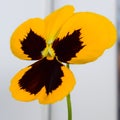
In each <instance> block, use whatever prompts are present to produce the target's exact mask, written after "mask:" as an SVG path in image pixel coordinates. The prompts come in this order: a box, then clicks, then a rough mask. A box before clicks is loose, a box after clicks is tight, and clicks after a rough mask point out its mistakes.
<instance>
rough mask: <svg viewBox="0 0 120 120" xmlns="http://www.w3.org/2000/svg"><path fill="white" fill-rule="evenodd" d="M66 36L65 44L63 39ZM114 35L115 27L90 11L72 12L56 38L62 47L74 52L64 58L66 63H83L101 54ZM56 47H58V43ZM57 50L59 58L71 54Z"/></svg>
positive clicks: (112, 41) (109, 45)
mask: <svg viewBox="0 0 120 120" xmlns="http://www.w3.org/2000/svg"><path fill="white" fill-rule="evenodd" d="M75 33H76V34H75ZM68 36H69V39H68V42H67V44H66V43H65V42H64V41H65V40H66V39H67V38H68ZM116 36H117V35H116V29H115V27H114V25H113V24H112V23H111V22H110V21H109V20H108V19H107V18H105V17H103V16H101V15H98V14H96V13H92V12H80V13H76V14H74V15H73V16H72V17H71V18H69V20H68V21H67V22H66V23H65V24H64V25H63V26H62V28H61V30H60V32H59V35H58V38H57V39H56V40H57V41H60V42H62V41H63V42H62V43H63V44H64V45H63V46H64V49H66V50H67V51H72V53H73V52H74V56H71V58H69V59H68V60H67V59H66V60H67V62H68V63H74V64H78V63H79V64H83V63H87V62H91V61H94V60H96V59H97V58H98V57H99V56H101V55H102V53H103V52H104V50H105V49H107V48H109V47H111V46H112V45H113V44H114V43H115V41H116ZM71 39H72V40H71ZM69 41H70V42H69ZM71 41H72V42H71ZM77 42H79V44H80V45H78V43H77ZM75 43H76V45H75ZM80 46H81V47H80ZM78 47H79V48H78ZM56 48H57V49H59V44H58V46H56ZM76 48H78V50H76ZM58 51H59V53H58V52H57V51H56V54H57V55H58V59H60V60H61V57H63V58H62V59H64V57H67V56H68V54H70V55H71V52H66V53H65V52H64V50H63V49H59V50H58ZM60 54H61V55H60ZM63 62H64V61H63Z"/></svg>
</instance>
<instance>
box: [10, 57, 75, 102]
mask: <svg viewBox="0 0 120 120" xmlns="http://www.w3.org/2000/svg"><path fill="white" fill-rule="evenodd" d="M74 85H75V78H74V76H73V74H72V72H71V71H70V70H69V69H68V68H66V67H65V66H64V65H62V64H61V63H59V62H58V61H57V60H56V59H52V60H51V59H49V60H48V59H47V58H44V59H42V60H40V61H38V62H36V63H34V64H32V65H31V66H28V67H26V68H24V69H22V70H21V71H20V72H18V73H17V74H16V75H15V77H13V79H12V82H11V86H10V91H11V93H12V96H13V97H14V98H15V99H17V100H19V101H25V102H27V101H32V100H35V99H38V100H39V101H40V103H42V104H51V103H54V102H57V101H59V100H61V99H63V98H64V97H66V96H67V95H68V94H69V92H70V91H71V90H72V89H73V87H74Z"/></svg>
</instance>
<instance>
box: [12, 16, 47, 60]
mask: <svg viewBox="0 0 120 120" xmlns="http://www.w3.org/2000/svg"><path fill="white" fill-rule="evenodd" d="M44 27H45V26H44V22H43V20H42V19H40V18H32V19H29V20H27V21H25V22H24V23H23V24H21V25H20V26H19V27H18V28H17V29H16V30H15V31H14V33H13V34H12V36H11V41H10V45H11V46H10V47H11V50H12V52H13V54H14V55H15V56H17V57H18V58H20V59H25V60H29V59H32V60H38V59H41V58H42V54H41V51H42V50H43V49H44V48H45V47H46V42H45V39H44Z"/></svg>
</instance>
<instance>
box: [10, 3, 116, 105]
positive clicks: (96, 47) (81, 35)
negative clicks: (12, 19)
mask: <svg viewBox="0 0 120 120" xmlns="http://www.w3.org/2000/svg"><path fill="white" fill-rule="evenodd" d="M73 12H74V7H73V6H71V5H66V6H64V7H62V8H60V9H58V10H56V11H54V12H53V13H51V14H50V15H48V16H47V17H46V18H45V19H44V20H42V19H40V18H32V19H29V20H27V21H25V22H24V23H22V24H21V25H20V26H19V27H18V28H17V29H16V30H15V31H14V32H13V34H12V36H11V41H10V47H11V50H12V52H13V54H14V55H15V56H17V57H18V58H20V59H25V60H37V62H36V63H34V64H32V65H30V66H28V67H26V68H24V69H22V70H20V71H19V72H18V73H17V74H16V75H15V76H14V77H13V78H12V81H11V85H10V91H11V93H12V96H13V97H14V98H15V99H17V100H20V101H32V100H36V99H37V100H39V102H40V103H42V104H51V103H55V102H57V101H59V100H61V99H63V98H64V97H65V96H67V95H68V94H69V93H70V92H71V91H72V89H73V88H74V86H75V78H74V75H73V73H72V72H71V71H70V70H69V69H68V68H67V67H66V66H64V65H63V64H62V62H64V63H72V64H84V63H88V62H92V61H94V60H96V59H97V58H98V57H100V56H101V55H102V54H103V52H104V51H105V50H106V49H108V48H110V47H112V45H113V44H114V43H115V41H116V39H117V38H116V36H117V35H116V29H115V27H114V25H113V24H112V23H111V22H110V21H109V20H108V19H107V18H106V17H104V16H102V15H99V14H96V13H92V12H78V13H73Z"/></svg>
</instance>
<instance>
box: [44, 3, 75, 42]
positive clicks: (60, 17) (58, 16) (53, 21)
mask: <svg viewBox="0 0 120 120" xmlns="http://www.w3.org/2000/svg"><path fill="white" fill-rule="evenodd" d="M73 11H74V8H73V6H71V5H66V6H64V7H62V8H60V9H58V10H56V11H54V12H52V13H51V14H50V15H48V16H47V17H46V18H45V28H46V29H45V34H46V39H47V40H48V41H53V40H54V39H55V37H56V35H57V34H58V32H59V30H60V28H61V27H62V25H63V24H64V23H65V22H66V21H67V20H68V19H69V17H70V16H72V15H73Z"/></svg>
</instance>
